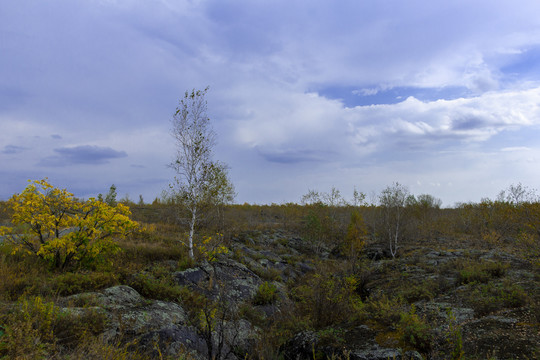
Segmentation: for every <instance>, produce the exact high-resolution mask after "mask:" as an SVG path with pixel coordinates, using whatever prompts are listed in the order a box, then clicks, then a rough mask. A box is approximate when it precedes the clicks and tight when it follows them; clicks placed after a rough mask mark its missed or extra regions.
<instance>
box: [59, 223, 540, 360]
mask: <svg viewBox="0 0 540 360" xmlns="http://www.w3.org/2000/svg"><path fill="white" fill-rule="evenodd" d="M229 248H230V252H229V253H228V254H226V255H221V256H219V257H218V258H217V260H215V261H213V262H211V263H208V262H205V263H203V264H202V265H200V266H197V267H192V268H188V269H184V270H182V271H178V269H177V268H176V264H174V262H172V263H168V264H164V266H168V268H169V269H170V271H171V276H172V278H173V279H174V282H175V283H176V285H178V286H181V287H182V289H184V294H185V296H183V297H182V299H181V300H180V299H179V301H162V300H152V299H146V298H144V297H143V296H141V295H140V294H139V293H138V292H137V291H136V290H135V289H133V288H131V287H129V286H125V285H120V286H115V287H111V288H107V289H105V290H102V291H99V292H92V293H83V294H77V295H72V296H70V297H66V298H63V299H62V301H61V304H62V306H63V308H64V310H65V311H69V312H72V313H84V312H94V313H100V314H102V315H103V316H105V317H106V318H107V321H106V324H107V325H106V328H105V331H104V332H103V337H104V338H105V339H106V340H108V341H117V340H118V339H122V341H125V342H128V343H131V344H132V346H133V347H134V348H136V349H137V351H139V352H145V353H147V354H148V356H149V357H154V358H160V357H161V356H166V355H168V356H174V357H177V358H194V359H199V358H200V359H206V358H208V357H209V356H208V355H209V352H210V354H212V355H214V356H215V357H220V358H229V359H244V358H256V357H265V358H282V359H313V358H317V359H327V358H332V359H338V358H340V359H381V360H382V359H385V360H386V359H452V358H454V359H458V358H467V359H491V358H493V359H534V358H539V357H540V325H539V323H540V306H539V299H540V287H539V285H538V284H539V279H540V274H539V273H538V269H537V268H534V267H533V265H531V264H530V263H529V262H527V261H525V260H523V259H521V258H519V257H517V256H515V255H512V254H510V253H507V252H503V251H501V250H480V249H477V250H473V249H466V248H450V247H449V245H448V246H445V245H444V242H443V241H442V240H441V242H439V243H438V244H437V246H433V245H429V244H426V245H422V246H418V245H417V246H408V247H405V248H404V249H402V250H401V251H400V253H399V257H397V258H396V259H391V258H389V257H388V256H387V254H385V251H384V249H383V248H381V247H378V246H376V245H368V246H367V248H366V249H365V251H364V255H363V258H362V259H361V260H360V261H358V262H356V263H354V264H352V263H351V262H350V261H349V260H347V259H345V258H343V257H340V256H339V254H335V253H333V252H332V251H331V249H319V250H318V251H317V252H314V250H313V247H312V246H310V244H308V243H306V242H305V241H303V240H302V239H301V238H299V237H297V236H295V235H293V234H288V233H285V232H283V231H266V232H251V233H244V234H242V235H240V236H237V237H234V238H233V239H232V241H231V243H230V244H229ZM321 279H322V280H321ZM324 279H330V282H332V281H335V284H349V285H350V286H351V289H352V292H351V297H354V298H355V299H356V300H355V301H354V303H351V300H350V299H345V298H343V294H344V293H343V292H340V291H341V290H343V289H336V288H334V287H332V285H329V284H330V282H324ZM317 281H318V282H317ZM341 281H342V282H341ZM321 284H322V285H321ZM349 285H343V287H347V286H349ZM340 286H341V285H340ZM306 304H307V305H306ZM304 305H305V306H304ZM302 306H304V307H302ZM316 311H318V312H319V313H316ZM347 312H349V313H347ZM287 320H289V322H287ZM291 320H292V321H291ZM290 322H293V323H294V324H290ZM271 347H273V348H271ZM270 348H271V349H270Z"/></svg>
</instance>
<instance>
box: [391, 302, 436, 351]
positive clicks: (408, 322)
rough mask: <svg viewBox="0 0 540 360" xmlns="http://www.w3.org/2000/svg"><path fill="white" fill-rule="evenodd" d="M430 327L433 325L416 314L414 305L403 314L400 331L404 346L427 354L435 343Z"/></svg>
mask: <svg viewBox="0 0 540 360" xmlns="http://www.w3.org/2000/svg"><path fill="white" fill-rule="evenodd" d="M430 329H431V326H430V325H429V324H427V323H426V321H425V320H424V319H422V318H420V317H419V316H418V315H417V314H416V309H415V307H414V305H413V306H412V307H411V310H410V311H409V312H408V313H403V314H401V319H400V321H399V325H398V332H399V334H400V341H401V343H402V345H403V347H404V348H406V349H407V348H410V349H414V350H418V351H419V352H421V353H423V354H427V353H428V352H429V351H430V350H431V347H432V345H433V344H432V343H433V334H432V333H431V330H430Z"/></svg>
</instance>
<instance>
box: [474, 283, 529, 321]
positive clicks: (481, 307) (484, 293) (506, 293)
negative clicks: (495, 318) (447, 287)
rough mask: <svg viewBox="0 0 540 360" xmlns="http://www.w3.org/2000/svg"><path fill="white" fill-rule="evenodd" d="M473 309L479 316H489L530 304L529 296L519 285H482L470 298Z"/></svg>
mask: <svg viewBox="0 0 540 360" xmlns="http://www.w3.org/2000/svg"><path fill="white" fill-rule="evenodd" d="M468 300H469V303H470V304H471V307H472V308H473V309H474V311H475V312H477V313H478V314H479V315H487V314H489V313H492V312H495V311H497V310H500V309H503V308H517V307H522V306H525V305H527V304H528V303H529V300H530V298H529V295H528V294H527V292H526V291H525V290H524V289H523V288H522V287H521V286H519V285H518V284H515V283H512V282H510V281H505V282H503V283H502V284H493V283H488V284H480V285H479V286H477V287H476V288H475V289H474V290H473V291H472V292H471V293H470V295H469V297H468Z"/></svg>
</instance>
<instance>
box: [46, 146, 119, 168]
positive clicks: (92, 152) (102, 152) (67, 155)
mask: <svg viewBox="0 0 540 360" xmlns="http://www.w3.org/2000/svg"><path fill="white" fill-rule="evenodd" d="M54 152H55V153H57V154H58V155H55V156H50V157H47V158H44V159H42V161H41V163H40V165H41V166H70V165H76V164H86V165H100V164H106V163H108V162H109V160H111V159H117V158H123V157H126V156H127V153H126V152H125V151H117V150H114V149H112V148H110V147H101V146H92V145H81V146H75V147H63V148H57V149H54Z"/></svg>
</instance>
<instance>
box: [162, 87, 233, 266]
mask: <svg viewBox="0 0 540 360" xmlns="http://www.w3.org/2000/svg"><path fill="white" fill-rule="evenodd" d="M207 91H208V88H206V89H204V90H202V91H201V90H193V91H192V92H191V93H189V92H187V91H186V93H185V95H184V98H183V99H182V100H180V104H179V106H178V107H177V108H176V112H175V114H174V117H173V119H172V125H173V127H172V135H173V137H174V139H175V140H176V146H177V149H176V158H175V160H174V161H173V162H172V163H171V164H170V167H171V168H173V169H174V170H175V172H176V177H175V182H174V184H173V185H171V188H172V190H173V193H174V195H175V197H176V198H177V199H178V200H179V201H178V203H179V204H180V205H181V207H182V208H183V209H185V210H187V211H188V213H189V215H190V220H189V236H188V247H189V256H190V257H191V258H194V254H193V237H194V234H195V227H196V225H197V223H198V221H199V220H200V218H201V216H202V215H204V213H205V212H207V211H208V209H209V208H212V207H215V206H217V205H220V204H224V203H228V202H231V201H232V200H233V199H234V187H233V185H232V183H231V182H230V181H229V179H228V174H227V167H226V166H225V164H222V163H220V162H218V161H214V160H213V151H212V150H213V147H214V146H215V144H216V134H215V132H214V131H213V130H212V127H211V124H210V119H209V118H208V116H207V114H206V111H207V102H206V92H207Z"/></svg>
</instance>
